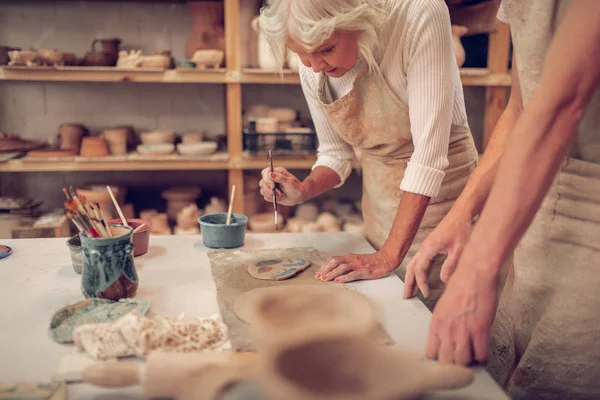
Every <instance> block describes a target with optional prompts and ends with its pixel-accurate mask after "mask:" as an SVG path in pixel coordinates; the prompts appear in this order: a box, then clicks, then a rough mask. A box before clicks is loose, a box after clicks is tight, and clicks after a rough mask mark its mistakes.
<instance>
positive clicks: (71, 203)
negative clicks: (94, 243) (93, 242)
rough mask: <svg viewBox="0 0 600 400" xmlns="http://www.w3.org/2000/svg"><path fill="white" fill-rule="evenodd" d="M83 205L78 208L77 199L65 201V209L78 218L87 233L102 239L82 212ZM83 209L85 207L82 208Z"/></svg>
mask: <svg viewBox="0 0 600 400" xmlns="http://www.w3.org/2000/svg"><path fill="white" fill-rule="evenodd" d="M80 207H81V205H79V206H78V204H77V202H76V200H75V199H71V200H67V201H65V208H66V209H67V210H69V211H71V212H72V213H73V215H74V216H77V217H78V219H79V221H80V222H81V224H82V226H83V227H84V228H85V230H86V232H89V233H90V235H89V236H92V237H100V234H99V233H98V232H97V231H96V229H95V228H94V227H93V226H92V224H91V222H90V221H88V220H87V219H86V218H85V215H83V214H82V213H81V211H80V209H79V208H80ZM81 208H83V207H81Z"/></svg>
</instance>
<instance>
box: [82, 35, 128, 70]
mask: <svg viewBox="0 0 600 400" xmlns="http://www.w3.org/2000/svg"><path fill="white" fill-rule="evenodd" d="M98 43H99V44H100V45H101V46H102V49H101V50H97V46H96V45H97V44H98ZM120 44H121V39H118V38H115V39H95V40H94V41H93V42H92V46H91V47H92V48H91V50H90V51H88V52H87V53H86V54H85V57H84V61H83V62H84V65H87V66H94V67H114V66H116V65H117V60H118V59H119V45H120Z"/></svg>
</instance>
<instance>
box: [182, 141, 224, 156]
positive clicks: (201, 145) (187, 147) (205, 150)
mask: <svg viewBox="0 0 600 400" xmlns="http://www.w3.org/2000/svg"><path fill="white" fill-rule="evenodd" d="M218 146H219V144H218V143H217V142H196V143H179V144H178V145H177V151H178V152H179V154H183V155H190V156H199V155H204V154H212V153H214V152H215V151H217V147H218Z"/></svg>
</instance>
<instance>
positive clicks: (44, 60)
mask: <svg viewBox="0 0 600 400" xmlns="http://www.w3.org/2000/svg"><path fill="white" fill-rule="evenodd" d="M38 57H39V60H40V64H41V65H51V66H57V65H58V66H60V65H64V62H63V55H62V53H61V52H60V51H58V50H54V49H42V50H40V51H38Z"/></svg>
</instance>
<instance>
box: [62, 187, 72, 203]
mask: <svg viewBox="0 0 600 400" xmlns="http://www.w3.org/2000/svg"><path fill="white" fill-rule="evenodd" d="M62 191H63V193H64V194H65V197H66V198H67V200H71V196H70V195H69V192H67V189H66V188H62Z"/></svg>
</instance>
